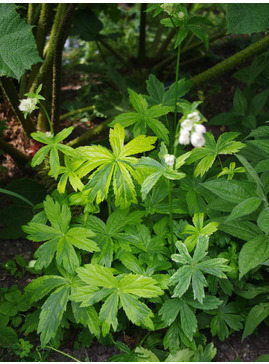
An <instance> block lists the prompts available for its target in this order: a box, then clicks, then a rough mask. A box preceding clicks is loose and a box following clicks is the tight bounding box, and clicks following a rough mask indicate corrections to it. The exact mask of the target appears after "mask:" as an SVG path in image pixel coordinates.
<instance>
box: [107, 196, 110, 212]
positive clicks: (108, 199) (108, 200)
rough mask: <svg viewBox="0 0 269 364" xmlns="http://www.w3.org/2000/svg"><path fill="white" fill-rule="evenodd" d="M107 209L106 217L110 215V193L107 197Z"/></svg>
mask: <svg viewBox="0 0 269 364" xmlns="http://www.w3.org/2000/svg"><path fill="white" fill-rule="evenodd" d="M107 209H108V215H111V196H110V193H108V196H107Z"/></svg>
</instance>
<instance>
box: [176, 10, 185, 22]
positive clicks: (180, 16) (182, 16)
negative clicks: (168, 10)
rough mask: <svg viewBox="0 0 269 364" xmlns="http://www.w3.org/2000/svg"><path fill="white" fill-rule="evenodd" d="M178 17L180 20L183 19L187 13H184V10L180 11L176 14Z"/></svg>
mask: <svg viewBox="0 0 269 364" xmlns="http://www.w3.org/2000/svg"><path fill="white" fill-rule="evenodd" d="M176 17H177V18H178V19H179V20H183V19H184V17H185V14H184V13H183V11H180V12H179V13H177V14H176Z"/></svg>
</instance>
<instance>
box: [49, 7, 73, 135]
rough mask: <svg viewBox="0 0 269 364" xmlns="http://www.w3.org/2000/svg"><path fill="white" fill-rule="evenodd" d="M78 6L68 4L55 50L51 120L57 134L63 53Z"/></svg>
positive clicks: (60, 25)
mask: <svg viewBox="0 0 269 364" xmlns="http://www.w3.org/2000/svg"><path fill="white" fill-rule="evenodd" d="M75 7H76V4H68V6H67V8H66V10H65V13H64V16H63V17H62V19H61V22H60V24H59V29H58V32H57V36H56V37H57V38H56V43H55V50H54V55H53V67H52V70H53V72H52V108H51V120H52V123H53V126H54V129H55V132H56V133H57V132H58V131H59V122H60V113H61V70H62V53H63V48H64V44H65V41H66V38H67V36H68V31H69V29H70V26H71V22H72V17H73V13H74V10H75Z"/></svg>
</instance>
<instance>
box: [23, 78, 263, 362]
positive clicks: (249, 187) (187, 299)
mask: <svg viewBox="0 0 269 364" xmlns="http://www.w3.org/2000/svg"><path fill="white" fill-rule="evenodd" d="M175 87H178V100H177V104H178V110H179V113H180V114H182V117H181V119H179V124H178V128H180V122H181V121H182V120H183V119H184V118H185V117H187V114H188V113H190V112H193V111H194V110H195V109H196V108H197V107H198V106H199V102H193V103H192V104H191V103H189V102H187V101H184V100H182V99H181V97H182V96H184V95H185V94H186V92H187V91H188V90H189V87H190V84H189V83H188V82H187V81H185V80H184V79H183V80H181V81H180V82H179V83H178V85H175V84H173V85H171V86H170V88H169V89H168V90H165V88H164V85H163V84H162V83H161V82H160V81H158V80H157V78H156V77H155V76H153V75H151V76H150V77H149V79H148V81H147V91H148V94H147V95H142V94H138V93H136V92H134V91H133V90H129V96H130V103H131V107H132V108H133V109H134V111H130V112H127V113H124V114H121V115H119V116H117V117H116V118H115V119H114V121H113V123H112V124H111V128H110V130H109V140H108V142H109V147H104V146H103V145H98V144H92V145H90V146H83V147H79V148H76V149H75V150H74V149H72V148H71V147H69V146H68V145H65V144H63V141H64V139H65V138H67V137H68V136H69V135H70V133H71V132H72V128H68V129H65V130H63V131H62V132H60V133H59V134H57V135H56V136H52V135H49V134H44V133H41V132H38V133H36V134H34V135H33V136H34V138H35V139H36V140H38V141H39V142H41V143H43V144H44V145H45V146H44V147H42V148H41V149H40V151H39V152H38V153H37V154H36V156H35V157H34V159H33V162H32V164H33V166H35V165H38V164H40V163H42V162H43V161H44V160H45V158H48V160H49V164H50V170H51V172H50V175H52V176H53V177H54V178H55V179H56V180H57V190H58V191H54V193H53V194H52V196H47V197H46V199H45V201H44V202H43V205H42V206H38V208H40V209H41V211H39V212H38V213H37V214H36V215H35V216H34V218H33V219H32V221H30V222H29V223H28V224H27V225H25V226H24V227H23V230H24V232H25V233H26V234H27V238H28V239H30V240H32V241H35V242H38V243H39V244H40V247H39V248H38V249H37V251H36V253H35V268H36V269H38V270H39V272H40V270H41V271H42V272H44V276H43V277H39V278H37V279H35V280H34V281H33V282H32V283H31V284H29V285H28V287H27V288H26V294H27V295H28V297H29V299H30V300H31V302H32V304H33V305H34V304H35V305H36V306H37V307H38V310H37V311H36V312H35V313H33V314H32V313H31V315H35V316H29V317H28V318H27V322H28V323H29V325H28V327H26V330H29V331H28V332H30V331H33V330H35V329H37V331H38V333H40V334H41V342H42V345H46V344H47V343H49V342H51V343H59V342H60V340H61V337H62V336H63V332H64V330H65V328H67V327H68V325H76V326H77V327H79V328H82V327H83V328H84V330H85V329H87V330H88V332H89V333H90V334H89V335H92V337H94V336H95V337H97V338H98V339H99V340H100V341H102V340H104V338H107V337H110V335H111V334H112V333H114V332H117V331H119V330H123V329H124V330H125V329H127V328H128V327H130V326H132V325H135V326H137V327H139V328H140V329H139V330H141V331H139V332H144V330H147V331H155V330H162V331H161V332H162V338H161V339H160V340H162V345H163V348H164V350H167V349H169V351H170V354H169V355H168V354H167V353H166V352H163V353H161V354H160V352H159V354H160V357H159V356H158V350H157V351H154V350H153V349H152V347H150V346H145V347H142V346H139V348H137V349H135V350H129V349H127V348H126V347H124V346H122V348H123V349H124V350H123V351H124V354H121V355H122V356H121V357H119V358H125V359H126V360H127V358H129V359H130V358H132V359H135V360H142V359H147V360H153V359H155V360H156V361H158V360H159V359H160V360H161V359H163V360H166V361H169V360H171V361H173V360H181V359H182V360H183V359H184V358H185V359H186V358H188V360H191V358H196V359H199V358H200V359H201V358H203V357H205V358H210V360H211V359H212V358H211V355H213V354H212V353H213V352H214V349H213V348H210V347H209V346H208V347H207V349H206V348H205V349H204V348H203V347H204V346H205V341H204V337H203V335H202V334H201V332H200V329H201V328H209V329H210V330H211V333H212V335H213V336H215V335H218V337H219V338H220V339H221V340H224V339H225V338H227V337H228V335H229V334H230V333H231V332H232V331H237V330H240V329H241V328H242V327H243V326H242V323H243V321H244V318H245V317H246V315H248V312H249V317H248V319H247V327H246V330H245V333H244V335H245V336H247V335H248V334H249V333H251V332H253V330H254V329H255V327H256V326H255V325H254V324H253V317H254V318H257V322H261V320H262V319H264V317H267V316H266V315H267V309H266V307H267V306H264V305H262V302H260V301H257V302H255V305H256V306H254V308H253V309H251V307H249V306H248V303H244V304H245V306H244V307H245V311H244V312H243V314H242V313H241V311H240V305H238V303H237V301H236V300H234V294H237V292H240V294H241V295H242V297H243V299H245V298H244V295H246V296H248V295H250V294H251V292H252V291H253V290H251V289H250V288H248V286H246V282H247V279H248V277H249V276H251V274H253V273H254V274H255V273H256V271H257V270H258V268H259V267H260V266H261V265H265V266H266V264H267V265H268V263H267V261H266V259H268V257H269V253H268V237H267V234H268V226H267V223H266V221H267V218H268V202H267V193H268V186H267V184H266V183H267V182H266V181H267V179H266V178H265V177H264V178H263V179H261V178H260V176H259V173H261V171H268V166H267V164H266V163H265V162H264V161H259V162H258V163H257V166H256V168H255V167H253V166H252V165H251V164H250V163H248V161H247V160H246V158H244V156H243V154H244V153H243V151H244V149H245V148H243V147H245V145H244V144H243V143H241V142H239V141H236V140H235V139H236V138H237V137H238V133H233V132H229V133H224V134H222V135H221V136H220V137H219V138H218V140H216V141H215V138H214V137H213V135H212V134H211V133H209V132H208V133H206V134H205V139H206V144H205V145H204V146H203V147H201V148H194V149H192V150H189V151H188V152H186V151H183V147H178V148H175V152H176V153H177V154H176V156H175V158H174V163H173V164H172V165H171V164H168V163H167V156H168V157H171V156H169V154H168V150H170V148H171V145H169V138H168V136H169V132H168V129H169V118H168V114H169V113H170V112H171V111H172V110H173V109H174V103H175V100H174V97H173V96H174V91H175ZM170 120H171V119H170ZM129 127H130V130H131V131H132V133H133V138H132V139H131V140H129V141H128V142H125V134H126V133H125V132H126V130H125V128H129ZM152 133H153V134H154V135H155V136H147V134H152ZM129 135H130V133H129ZM257 135H258V134H257ZM252 136H254V134H252ZM252 144H253V145H256V146H259V148H263V149H266V146H264V145H265V144H266V143H264V141H263V140H258V141H255V140H254V141H252ZM154 149H155V150H154ZM239 152H240V153H242V155H238V154H237V153H239ZM266 153H268V150H267V152H266ZM234 154H237V157H238V160H236V158H235V157H234V156H233V155H234ZM223 155H224V156H226V157H227V156H229V158H230V159H228V161H227V163H229V164H226V166H227V165H229V166H230V167H229V169H228V168H227V167H224V168H222V165H221V161H220V159H219V156H223ZM268 158H269V157H268ZM268 158H267V159H268ZM231 160H232V162H231ZM224 163H226V162H225V161H224ZM238 163H240V166H238ZM241 165H242V166H241ZM237 172H240V173H237ZM226 175H228V179H227V177H226ZM56 192H57V193H56ZM249 216H250V217H252V216H254V218H255V217H257V219H256V220H257V224H255V223H254V221H253V218H252V220H248V217H249ZM233 240H235V241H233ZM242 241H243V242H246V243H245V244H241V243H242ZM240 244H241V245H240ZM231 247H232V248H231ZM176 249H177V252H176ZM250 257H251V259H250ZM226 258H227V259H226ZM226 273H227V275H226ZM255 277H259V275H258V274H257V275H256V276H255ZM246 287H247V288H246ZM244 289H246V291H245V290H244ZM259 292H260V293H259V294H257V295H258V296H262V294H264V291H263V290H262V291H259ZM238 294H239V293H238ZM259 320H260V321H259ZM33 321H38V323H35V324H33ZM201 343H202V344H203V346H201ZM156 358H157V359H158V360H157V359H156Z"/></svg>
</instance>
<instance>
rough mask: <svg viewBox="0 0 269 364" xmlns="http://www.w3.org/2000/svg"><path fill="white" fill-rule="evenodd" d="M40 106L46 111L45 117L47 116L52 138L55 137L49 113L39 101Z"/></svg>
mask: <svg viewBox="0 0 269 364" xmlns="http://www.w3.org/2000/svg"><path fill="white" fill-rule="evenodd" d="M39 104H40V106H41V108H42V110H43V111H44V113H45V115H46V118H47V119H48V122H49V126H50V131H51V134H52V136H54V131H53V127H52V123H51V120H50V117H49V114H48V113H47V110H46V109H45V107H44V106H43V105H42V103H41V102H40V101H39Z"/></svg>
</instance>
